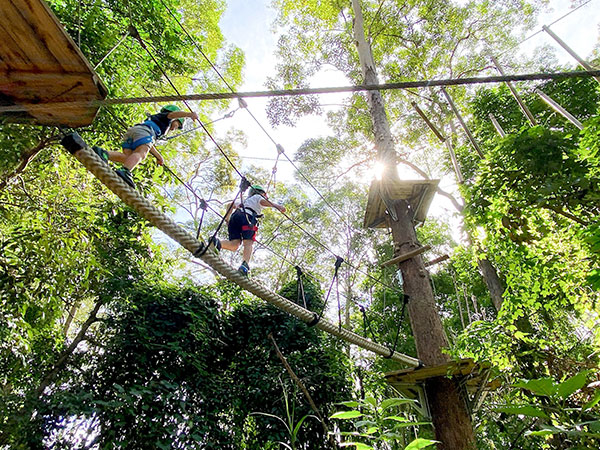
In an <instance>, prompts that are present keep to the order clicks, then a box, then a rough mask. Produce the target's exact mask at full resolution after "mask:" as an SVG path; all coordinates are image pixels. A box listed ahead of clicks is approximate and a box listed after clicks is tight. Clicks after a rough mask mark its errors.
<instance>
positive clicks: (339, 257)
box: [335, 256, 344, 271]
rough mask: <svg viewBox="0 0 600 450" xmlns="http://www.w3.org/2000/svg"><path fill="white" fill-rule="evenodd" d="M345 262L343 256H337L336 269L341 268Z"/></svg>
mask: <svg viewBox="0 0 600 450" xmlns="http://www.w3.org/2000/svg"><path fill="white" fill-rule="evenodd" d="M343 262H344V258H342V257H341V256H336V257H335V270H336V271H337V269H339V268H340V266H341V265H342V263H343Z"/></svg>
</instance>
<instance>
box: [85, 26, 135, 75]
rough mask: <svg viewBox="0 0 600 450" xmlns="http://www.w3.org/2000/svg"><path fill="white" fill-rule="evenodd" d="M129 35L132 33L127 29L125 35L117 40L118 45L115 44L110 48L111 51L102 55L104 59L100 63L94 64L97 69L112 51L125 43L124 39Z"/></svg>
mask: <svg viewBox="0 0 600 450" xmlns="http://www.w3.org/2000/svg"><path fill="white" fill-rule="evenodd" d="M129 35H130V33H129V31H127V33H125V36H123V37H122V38H121V39H120V40H119V42H117V44H116V45H115V46H114V47H113V48H111V49H110V50H109V52H108V53H107V54H106V55H104V56H103V57H102V59H101V60H100V61H99V62H98V64H96V65H95V66H94V70H96V69H97V68H98V67H100V65H101V64H102V63H103V62H104V60H105V59H106V58H108V57H109V56H110V55H111V53H112V52H114V51H115V50H116V49H117V48H118V47H119V45H121V44H122V43H123V41H124V40H125V39H127V37H128V36H129Z"/></svg>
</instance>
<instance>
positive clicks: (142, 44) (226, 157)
mask: <svg viewBox="0 0 600 450" xmlns="http://www.w3.org/2000/svg"><path fill="white" fill-rule="evenodd" d="M133 37H135V38H136V39H137V40H138V42H139V43H140V45H141V46H142V48H143V49H144V50H145V51H146V53H148V56H150V58H151V59H152V61H153V62H154V64H156V66H157V67H158V69H159V70H160V71H161V73H162V74H163V76H164V77H165V78H166V79H167V81H168V82H169V84H170V85H171V87H172V88H173V90H174V91H175V92H176V93H177V96H178V97H179V98H181V99H182V101H183V103H184V104H185V106H186V107H187V108H188V109H189V110H190V112H194V110H193V109H192V108H191V106H190V105H189V104H188V102H187V100H185V99H183V96H182V95H181V93H180V92H179V90H178V89H177V86H175V84H174V83H173V82H172V81H171V79H170V78H169V76H168V75H167V73H166V72H165V71H164V69H163V68H162V66H161V65H160V64H159V63H158V61H157V60H156V58H155V57H154V55H153V54H152V52H150V50H149V49H148V47H147V46H146V43H145V42H144V40H143V39H142V37H141V36H140V34H139V32H138V31H137V29H136V30H135V35H134V36H133ZM196 120H197V121H198V124H199V125H200V127H201V128H202V129H203V130H204V132H205V133H206V134H207V135H208V137H209V138H210V140H211V141H212V142H213V143H214V144H215V146H216V147H217V148H218V149H219V151H220V152H221V154H222V155H223V157H224V158H225V159H226V160H227V162H228V163H229V165H230V166H231V167H232V168H233V170H235V171H236V173H237V174H238V175H239V176H240V178H244V176H243V175H242V173H241V172H240V171H239V170H238V168H237V167H236V166H235V164H234V163H233V161H231V159H230V158H229V156H227V154H226V153H225V151H224V150H223V149H222V148H221V146H220V145H219V143H218V142H217V141H216V139H215V138H214V137H213V136H212V134H211V133H210V132H209V131H208V129H207V128H206V126H204V124H203V123H202V121H201V120H200V119H196Z"/></svg>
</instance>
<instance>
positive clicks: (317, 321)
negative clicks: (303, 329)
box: [306, 313, 321, 327]
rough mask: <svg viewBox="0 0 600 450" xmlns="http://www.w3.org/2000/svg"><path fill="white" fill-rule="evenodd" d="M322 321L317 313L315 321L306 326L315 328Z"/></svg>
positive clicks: (314, 316) (314, 315)
mask: <svg viewBox="0 0 600 450" xmlns="http://www.w3.org/2000/svg"><path fill="white" fill-rule="evenodd" d="M320 320H321V316H319V315H318V314H317V313H313V320H311V321H310V322H308V323H307V324H306V325H308V326H309V327H314V326H315V325H316V324H318V323H319V321H320Z"/></svg>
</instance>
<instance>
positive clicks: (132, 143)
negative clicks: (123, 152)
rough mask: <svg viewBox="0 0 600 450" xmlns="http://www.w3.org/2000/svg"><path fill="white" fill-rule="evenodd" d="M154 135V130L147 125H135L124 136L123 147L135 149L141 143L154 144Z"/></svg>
mask: <svg viewBox="0 0 600 450" xmlns="http://www.w3.org/2000/svg"><path fill="white" fill-rule="evenodd" d="M154 136H155V134H154V131H152V129H151V128H149V127H147V126H146V125H134V126H132V127H131V128H129V129H128V130H127V132H126V133H125V135H124V136H123V142H122V143H121V147H123V148H127V149H129V150H135V149H136V148H138V147H139V146H140V145H144V144H152V143H153V142H154Z"/></svg>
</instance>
